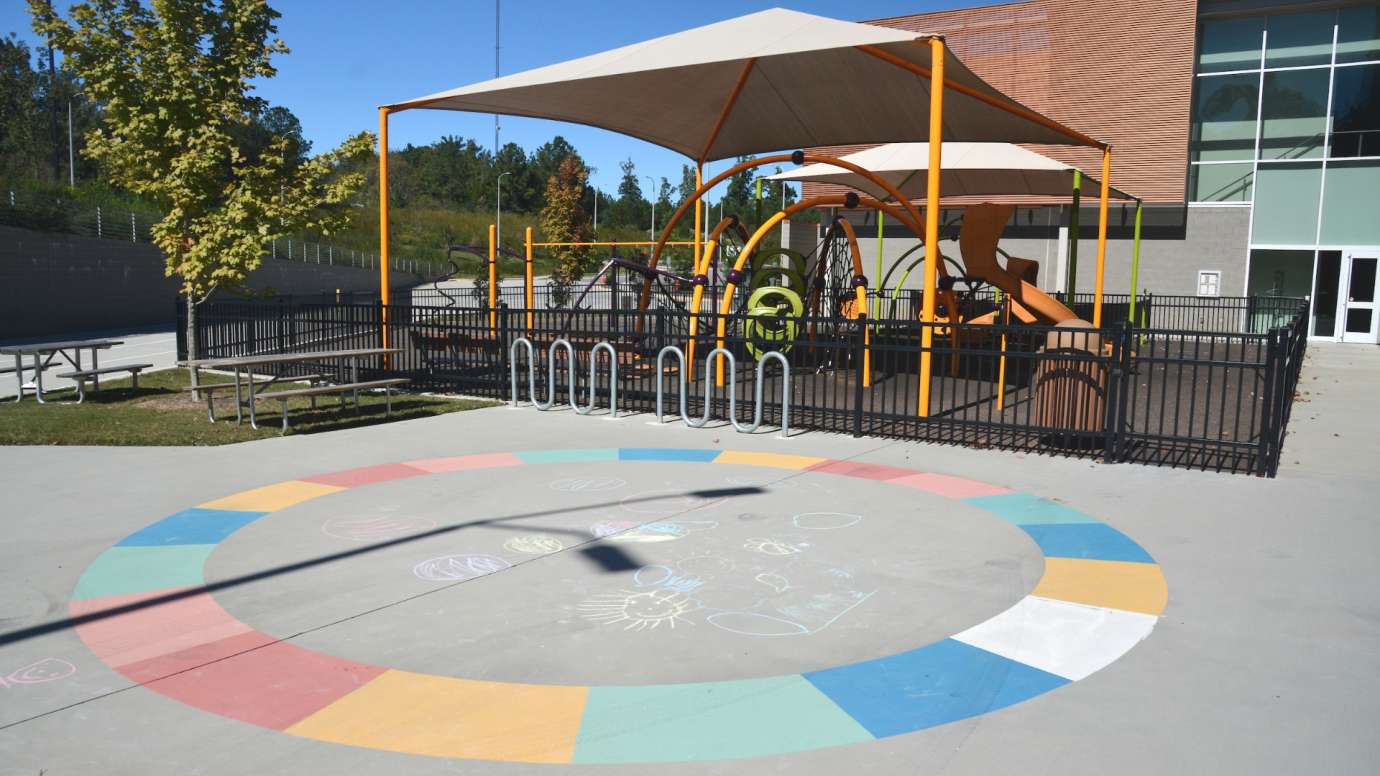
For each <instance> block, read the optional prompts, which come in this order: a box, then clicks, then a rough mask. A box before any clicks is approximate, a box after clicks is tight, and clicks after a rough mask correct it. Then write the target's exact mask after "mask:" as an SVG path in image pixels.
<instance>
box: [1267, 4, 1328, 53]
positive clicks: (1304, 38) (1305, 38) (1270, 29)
mask: <svg viewBox="0 0 1380 776" xmlns="http://www.w3.org/2000/svg"><path fill="white" fill-rule="evenodd" d="M1336 21H1337V12H1336V11H1333V10H1327V11H1311V12H1309V13H1291V14H1287V15H1285V16H1271V17H1270V21H1269V24H1268V25H1267V33H1268V34H1266V36H1265V66H1266V67H1299V66H1301V65H1326V64H1328V63H1329V62H1331V61H1332V25H1333V24H1334V23H1335V22H1336Z"/></svg>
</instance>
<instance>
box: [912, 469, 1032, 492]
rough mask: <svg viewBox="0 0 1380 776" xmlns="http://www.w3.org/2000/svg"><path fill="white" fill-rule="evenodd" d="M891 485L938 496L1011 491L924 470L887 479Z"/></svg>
mask: <svg viewBox="0 0 1380 776" xmlns="http://www.w3.org/2000/svg"><path fill="white" fill-rule="evenodd" d="M889 483H890V484H892V485H901V486H904V487H907V488H915V489H916V490H923V491H926V492H928V493H934V494H935V495H938V496H947V497H948V498H973V497H974V496H1000V495H1002V494H1004V493H1011V492H1013V491H1011V490H1010V489H1008V488H1002V487H999V486H997V485H988V484H987V483H985V482H978V481H977V480H969V479H965V478H963V477H950V476H949V475H947V474H934V473H931V472H924V473H921V474H912V475H910V476H908V477H899V478H897V479H894V480H889Z"/></svg>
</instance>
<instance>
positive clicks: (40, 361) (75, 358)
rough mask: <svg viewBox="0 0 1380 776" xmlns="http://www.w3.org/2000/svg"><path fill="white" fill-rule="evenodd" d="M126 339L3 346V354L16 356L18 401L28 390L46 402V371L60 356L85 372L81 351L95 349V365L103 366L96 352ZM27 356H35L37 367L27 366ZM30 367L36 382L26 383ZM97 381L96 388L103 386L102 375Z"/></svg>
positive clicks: (93, 352)
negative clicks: (44, 384) (25, 362)
mask: <svg viewBox="0 0 1380 776" xmlns="http://www.w3.org/2000/svg"><path fill="white" fill-rule="evenodd" d="M123 344H124V340H110V339H89V340H61V341H58V342H32V343H29V344H27V345H5V346H4V347H0V355H6V356H14V376H15V378H16V379H17V380H18V382H19V390H18V391H17V392H16V393H15V397H14V400H15V401H20V400H22V399H23V398H24V393H25V392H26V391H30V392H32V393H33V394H34V398H36V399H38V403H39V404H46V402H44V401H43V372H44V371H45V370H47V369H49V368H50V367H51V366H52V365H53V361H54V360H55V359H57V358H58V357H59V356H61V357H62V359H63V360H65V361H66V362H67V363H69V364H71V365H72V366H73V367H75V368H76V370H77V371H78V372H80V371H82V365H81V352H82V351H83V350H90V351H91V368H92V369H99V366H100V365H99V364H98V363H97V360H96V353H97V352H98V351H101V350H108V349H110V348H113V347H115V346H116V345H123ZM24 356H32V357H33V366H30V367H25V366H24V363H23V359H24ZM25 369H30V370H32V371H33V373H34V379H33V382H32V383H25V382H24V370H25ZM93 384H94V386H95V388H96V389H99V388H100V387H101V383H100V377H99V375H97V376H95V379H94V380H93Z"/></svg>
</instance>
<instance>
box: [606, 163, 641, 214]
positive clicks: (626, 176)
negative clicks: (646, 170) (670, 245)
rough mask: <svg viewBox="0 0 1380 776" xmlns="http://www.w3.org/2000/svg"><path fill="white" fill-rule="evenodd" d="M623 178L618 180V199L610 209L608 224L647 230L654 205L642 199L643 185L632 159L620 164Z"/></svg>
mask: <svg viewBox="0 0 1380 776" xmlns="http://www.w3.org/2000/svg"><path fill="white" fill-rule="evenodd" d="M618 169H620V170H622V171H623V177H622V178H620V179H619V180H618V199H617V200H615V201H614V202H613V205H612V206H611V207H610V208H609V214H608V222H609V224H610V225H614V226H634V227H638V228H641V229H645V228H647V224H648V223H649V222H650V220H651V214H652V203H650V202H648V201H647V200H645V199H643V198H642V185H641V184H640V183H638V180H637V167H636V165H634V164H633V160H632V159H628V160H627V161H623V162H619V163H618Z"/></svg>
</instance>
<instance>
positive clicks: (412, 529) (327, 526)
mask: <svg viewBox="0 0 1380 776" xmlns="http://www.w3.org/2000/svg"><path fill="white" fill-rule="evenodd" d="M435 527H436V521H435V520H432V519H430V518H427V517H416V516H399V517H389V516H379V517H333V518H331V519H330V520H327V521H326V522H324V523H322V524H321V533H324V534H326V535H327V536H330V537H334V538H336V539H344V540H345V541H347V542H378V541H386V540H388V539H396V538H397V537H399V536H407V535H408V534H414V533H421V532H423V531H429V530H431V529H432V528H435Z"/></svg>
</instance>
